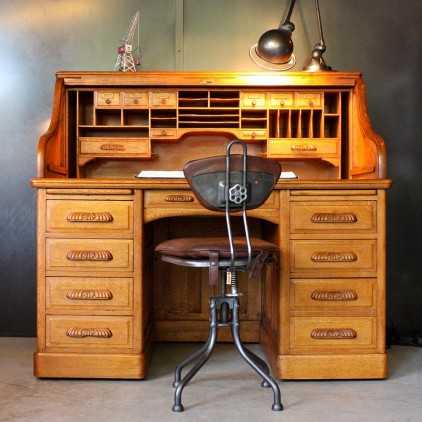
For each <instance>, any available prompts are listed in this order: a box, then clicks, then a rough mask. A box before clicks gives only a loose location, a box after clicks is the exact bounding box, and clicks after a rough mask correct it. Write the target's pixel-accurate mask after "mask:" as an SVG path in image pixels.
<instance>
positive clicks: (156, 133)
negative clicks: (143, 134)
mask: <svg viewBox="0 0 422 422" xmlns="http://www.w3.org/2000/svg"><path fill="white" fill-rule="evenodd" d="M176 137H177V129H176V128H151V138H176Z"/></svg>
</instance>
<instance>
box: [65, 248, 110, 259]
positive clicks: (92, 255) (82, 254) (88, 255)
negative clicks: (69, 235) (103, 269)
mask: <svg viewBox="0 0 422 422" xmlns="http://www.w3.org/2000/svg"><path fill="white" fill-rule="evenodd" d="M66 258H67V259H68V260H69V261H112V260H113V254H112V253H111V252H110V251H107V250H100V251H69V252H68V253H67V254H66Z"/></svg>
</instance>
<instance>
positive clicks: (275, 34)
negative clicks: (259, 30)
mask: <svg viewBox="0 0 422 422" xmlns="http://www.w3.org/2000/svg"><path fill="white" fill-rule="evenodd" d="M255 49H256V54H257V55H258V56H259V57H260V58H261V59H262V60H265V61H267V62H269V63H272V64H274V65H280V64H285V63H288V62H289V61H290V59H291V56H292V54H293V42H292V32H291V31H289V30H287V29H284V28H277V29H270V30H269V31H266V32H264V33H263V34H262V35H261V36H260V37H259V40H258V42H257V44H256V47H255Z"/></svg>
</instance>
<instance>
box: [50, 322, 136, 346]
mask: <svg viewBox="0 0 422 422" xmlns="http://www.w3.org/2000/svg"><path fill="white" fill-rule="evenodd" d="M132 331H133V324H132V318H131V317H123V316H120V317H100V316H90V317H83V316H61V315H57V316H56V315H48V316H47V318H46V347H47V349H48V348H67V349H68V348H75V349H80V350H81V351H82V352H83V351H85V350H89V349H96V350H97V349H98V351H99V350H102V351H104V350H105V351H106V349H107V348H110V349H114V348H125V349H128V348H131V347H132V343H133V333H132Z"/></svg>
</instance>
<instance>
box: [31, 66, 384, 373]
mask: <svg viewBox="0 0 422 422" xmlns="http://www.w3.org/2000/svg"><path fill="white" fill-rule="evenodd" d="M234 138H238V139H240V140H243V141H245V142H247V144H248V149H249V153H250V154H252V155H261V156H266V157H269V158H271V159H274V160H278V161H279V162H280V163H281V165H282V168H283V171H293V172H294V173H295V174H296V175H297V176H298V178H297V179H296V180H284V179H280V181H279V183H278V184H277V186H276V189H275V190H274V192H273V193H272V194H271V196H270V198H269V200H268V201H267V202H266V203H265V204H264V205H263V206H262V207H260V208H259V209H257V210H254V211H251V212H250V213H249V215H250V217H251V223H252V224H251V226H252V227H251V230H252V233H253V235H255V236H257V237H262V238H265V239H268V240H271V241H273V242H276V243H277V244H278V245H279V246H280V259H279V262H278V263H273V264H271V265H269V266H267V268H266V270H265V271H264V273H263V275H262V277H261V279H260V280H248V279H246V278H244V279H242V280H241V283H242V291H243V292H245V295H244V296H243V297H242V298H241V302H242V309H243V313H242V315H241V318H242V320H243V328H244V330H243V332H242V339H243V340H244V341H249V342H261V343H262V344H263V346H264V348H265V351H266V353H267V356H268V358H269V360H270V362H271V365H272V367H273V370H274V371H275V374H276V376H278V377H279V378H282V379H336V378H337V379H341V378H350V379H353V378H384V377H386V375H387V361H386V353H385V264H386V263H385V260H386V253H385V250H386V240H385V191H386V189H387V188H389V186H390V181H389V180H388V179H386V150H385V147H384V142H383V140H382V139H381V138H380V136H378V135H377V134H376V133H375V132H374V131H373V130H372V128H371V125H370V122H369V118H368V114H367V107H366V98H365V86H364V83H363V81H362V78H361V75H360V74H358V73H343V72H330V73H315V74H309V73H303V72H297V73H293V72H292V73H289V72H288V73H283V74H280V73H254V74H252V73H204V72H192V73H191V72H189V73H188V72H160V73H158V72H137V73H116V72H59V73H57V78H56V86H55V92H54V101H53V111H52V118H51V124H50V127H49V129H48V131H47V132H46V133H45V134H44V135H42V136H41V138H40V141H39V146H38V155H37V166H38V178H36V179H34V180H33V181H32V183H33V186H34V187H35V188H36V189H37V207H38V217H37V223H38V228H37V257H38V258H37V300H38V305H37V329H38V339H37V350H36V353H35V355H34V373H35V375H36V376H38V377H79V378H144V377H145V376H146V370H147V366H148V356H149V355H150V353H151V350H152V348H151V345H152V343H153V341H202V340H204V339H205V338H206V335H207V324H208V313H207V298H208V296H209V292H210V289H211V287H209V285H208V283H207V275H206V274H204V273H203V272H201V270H195V271H192V270H190V271H189V274H188V273H187V272H186V271H185V270H183V269H181V268H173V266H170V265H168V264H165V263H162V262H159V261H158V260H157V259H156V258H155V257H154V254H153V250H154V246H155V245H156V244H157V243H159V242H161V241H162V240H165V239H168V238H172V237H182V236H186V235H191V236H192V235H194V236H202V235H207V234H210V233H213V234H216V233H221V234H223V235H224V224H223V222H222V220H221V217H220V216H219V215H217V214H216V213H213V212H212V211H207V210H205V209H204V208H203V207H202V206H201V205H200V204H199V203H198V202H197V200H196V198H195V197H194V196H193V194H192V192H191V191H189V188H188V185H187V182H186V181H185V180H184V179H158V178H151V179H136V178H135V177H134V176H135V175H136V174H137V173H139V171H140V170H181V169H182V168H183V165H184V164H185V162H187V161H188V160H190V159H193V158H201V157H207V156H211V155H219V154H223V153H224V147H225V145H226V144H227V142H228V141H229V140H231V139H234ZM204 217H205V218H204ZM220 340H221V341H231V338H230V333H229V332H227V333H224V332H223V333H222V335H221V337H220Z"/></svg>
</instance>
